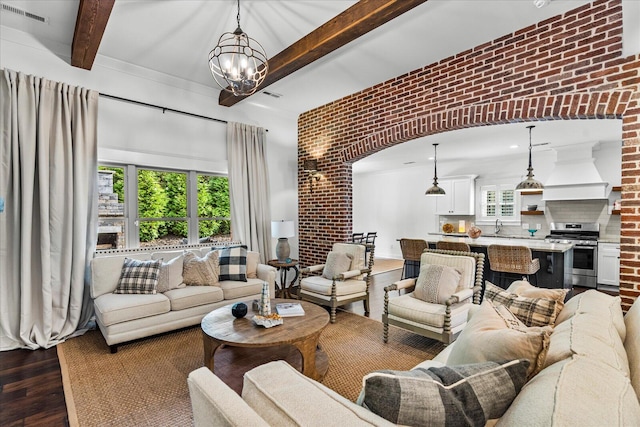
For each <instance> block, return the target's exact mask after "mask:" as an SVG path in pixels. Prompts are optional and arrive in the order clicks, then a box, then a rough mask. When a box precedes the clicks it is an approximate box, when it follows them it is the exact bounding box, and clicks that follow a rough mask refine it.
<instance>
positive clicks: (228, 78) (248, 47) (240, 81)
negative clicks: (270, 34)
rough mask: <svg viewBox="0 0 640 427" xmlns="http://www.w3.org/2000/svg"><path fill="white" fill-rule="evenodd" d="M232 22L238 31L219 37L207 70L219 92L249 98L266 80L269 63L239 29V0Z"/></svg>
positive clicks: (256, 45) (253, 42)
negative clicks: (247, 96) (209, 71)
mask: <svg viewBox="0 0 640 427" xmlns="http://www.w3.org/2000/svg"><path fill="white" fill-rule="evenodd" d="M236 20H237V21H238V28H236V30H235V31H234V32H232V33H224V34H222V35H221V36H220V39H219V40H218V44H217V45H216V47H214V48H213V50H212V51H211V52H209V68H210V69H211V74H213V78H214V79H215V81H216V83H217V84H218V86H220V87H221V88H222V89H223V90H226V91H228V92H231V93H233V94H234V95H235V96H243V95H251V94H252V93H254V92H255V91H256V90H257V89H258V86H260V84H261V83H262V82H263V81H264V79H265V77H267V71H268V69H269V64H268V63H267V55H266V53H265V52H264V48H263V47H262V46H261V45H260V43H258V42H257V41H256V40H255V39H252V38H251V37H249V36H248V35H247V33H245V32H244V31H242V29H241V28H240V0H238V14H237V16H236Z"/></svg>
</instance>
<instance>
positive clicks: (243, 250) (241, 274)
mask: <svg viewBox="0 0 640 427" xmlns="http://www.w3.org/2000/svg"><path fill="white" fill-rule="evenodd" d="M219 263H220V277H219V280H220V281H221V282H222V281H223V280H236V281H240V282H246V281H247V247H246V246H236V247H234V248H225V249H222V250H221V251H220V253H219Z"/></svg>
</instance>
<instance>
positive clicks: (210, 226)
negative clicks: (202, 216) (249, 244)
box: [198, 219, 231, 242]
mask: <svg viewBox="0 0 640 427" xmlns="http://www.w3.org/2000/svg"><path fill="white" fill-rule="evenodd" d="M198 237H200V239H201V241H203V242H206V241H213V240H216V241H231V221H229V220H228V219H224V220H200V221H198Z"/></svg>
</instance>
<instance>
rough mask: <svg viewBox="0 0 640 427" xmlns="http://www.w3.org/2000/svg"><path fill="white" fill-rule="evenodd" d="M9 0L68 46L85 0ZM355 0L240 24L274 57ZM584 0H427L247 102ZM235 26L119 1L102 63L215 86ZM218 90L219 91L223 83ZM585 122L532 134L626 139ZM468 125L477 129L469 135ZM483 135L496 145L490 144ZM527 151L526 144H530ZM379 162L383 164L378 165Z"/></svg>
mask: <svg viewBox="0 0 640 427" xmlns="http://www.w3.org/2000/svg"><path fill="white" fill-rule="evenodd" d="M2 3H5V4H8V5H11V6H15V7H18V8H21V9H24V10H26V11H28V12H31V13H35V14H37V15H41V16H45V17H46V18H48V20H49V21H48V23H47V24H41V23H38V22H36V21H33V20H30V19H27V18H24V17H20V16H18V15H14V14H11V13H7V12H5V11H3V12H2V13H1V15H2V17H1V24H2V25H5V26H8V27H13V28H16V29H18V30H21V31H25V32H28V33H31V34H33V35H34V36H35V37H36V38H37V39H38V40H41V41H45V40H51V41H54V42H56V43H61V44H66V45H69V46H70V45H71V41H72V38H73V30H74V25H75V19H76V15H77V10H78V4H79V0H48V1H44V0H41V1H28V0H2ZM355 3H356V1H353V0H349V1H347V0H278V1H276V0H241V2H240V7H241V12H240V18H241V26H242V29H243V30H244V31H245V32H246V33H247V34H248V35H249V36H251V37H253V38H255V39H256V40H258V41H259V42H260V43H261V44H262V45H263V46H264V48H265V50H266V52H267V55H268V56H273V55H275V54H276V53H278V52H280V51H281V50H283V49H284V48H286V47H287V46H289V45H291V44H292V43H294V42H295V41H297V40H298V39H300V38H302V37H303V36H305V35H306V34H307V33H309V32H311V31H312V30H313V29H315V28H317V27H319V26H320V25H322V24H323V23H325V22H326V21H328V20H329V19H330V18H332V17H333V16H335V15H337V14H339V13H340V12H342V11H344V10H345V9H347V8H349V7H350V6H351V5H353V4H355ZM585 3H589V1H588V0H553V1H552V2H551V3H550V4H549V5H548V6H547V7H544V8H542V9H537V8H536V7H534V6H533V1H532V0H429V1H427V2H426V3H424V4H422V5H420V6H418V7H416V8H415V9H413V10H412V11H410V12H408V13H406V14H404V15H402V16H400V17H398V18H396V19H395V20H393V21H391V22H390V23H387V24H385V25H384V26H382V27H379V28H377V29H374V30H373V31H371V32H370V33H368V34H366V35H365V36H363V37H361V38H359V39H358V40H356V41H354V42H352V43H350V44H348V45H347V46H344V47H342V48H341V49H339V50H337V51H335V52H333V53H331V54H329V55H327V56H325V57H324V58H322V59H320V60H318V61H316V62H314V63H313V64H311V65H309V66H307V67H305V68H303V69H301V70H299V71H297V72H296V73H293V74H292V75H290V76H288V77H286V78H284V79H282V80H280V81H279V82H277V83H275V84H273V85H271V86H269V87H268V88H266V90H267V91H269V92H276V93H279V94H282V95H283V96H282V97H281V98H279V99H275V98H273V97H270V96H267V95H264V94H262V93H258V94H255V95H253V96H252V97H250V98H248V99H245V100H243V101H242V103H255V104H258V105H260V106H262V107H266V108H269V109H272V110H276V111H279V112H282V113H284V114H287V115H291V116H293V117H297V115H299V114H300V113H302V112H304V111H308V110H310V109H312V108H315V107H318V106H320V105H323V104H325V103H328V102H330V101H333V100H336V99H339V98H341V97H343V96H346V95H349V94H351V93H354V92H357V91H360V90H362V89H365V88H367V87H370V86H373V85H374V84H377V83H380V82H382V81H385V80H388V79H390V78H393V77H396V76H398V75H401V74H404V73H406V72H409V71H412V70H415V69H418V68H420V67H423V66H424V65H427V64H430V63H433V62H436V61H439V60H440V59H443V58H446V57H449V56H451V55H454V54H456V53H459V52H461V51H464V50H466V49H469V48H472V47H474V46H477V45H479V44H482V43H483V42H487V41H490V40H493V39H496V38H498V37H500V36H503V35H506V34H509V33H511V32H513V31H515V30H518V29H520V28H524V27H526V26H528V25H531V24H533V23H535V22H539V21H542V20H544V19H547V18H549V17H552V16H555V15H558V14H561V13H564V12H566V11H568V10H571V9H574V8H576V7H579V6H580V5H583V4H585ZM235 25H236V2H235V1H233V0H208V1H196V0H163V1H150V0H117V1H116V2H115V6H114V8H113V11H112V13H111V17H110V19H109V23H108V25H107V28H106V31H105V35H104V37H103V40H102V43H101V45H100V50H99V54H98V57H97V58H96V64H100V62H101V59H103V58H105V59H106V58H109V60H110V62H109V64H110V66H113V63H114V62H113V60H116V61H118V62H120V63H121V64H122V66H123V67H126V65H127V64H134V65H136V66H139V67H143V68H147V69H151V70H154V71H157V72H160V73H164V74H167V75H171V76H174V77H178V78H180V79H184V80H185V81H189V82H193V83H195V84H196V87H197V86H199V85H201V86H202V87H203V90H204V89H206V90H208V91H210V90H211V88H215V82H214V80H213V78H212V77H211V74H210V71H209V68H208V65H207V55H208V53H209V51H210V50H211V49H212V48H213V47H214V46H215V44H216V42H217V39H218V37H219V36H220V35H221V34H222V33H223V32H226V31H233V30H234V29H235ZM69 51H70V48H69ZM215 93H216V95H217V91H216V92H215ZM231 108H233V107H231ZM585 122H586V121H575V122H572V123H569V124H565V126H557V125H555V126H557V127H553V128H552V127H549V128H548V129H549V132H546V131H545V128H547V127H548V126H554V125H552V124H551V123H552V122H547V123H540V124H538V125H537V126H538V127H537V128H536V134H535V136H536V139H538V138H540V139H542V140H545V141H549V142H551V139H552V137H553V136H554V135H556V136H557V134H558V132H562V133H563V134H565V136H564V137H563V138H564V139H562V138H561V139H562V140H566V139H567V137H570V138H575V137H576V135H581V136H582V137H583V138H584V140H585V141H594V140H612V139H619V138H620V135H619V133H618V134H603V132H602V131H601V129H600V128H599V127H598V126H591V127H590V126H584V125H585ZM603 128H607V127H606V126H605V127H603ZM607 129H608V128H607ZM596 131H597V133H596ZM471 132H474V133H476V136H474V137H472V138H469V136H470V133H471ZM553 132H555V133H554V134H552V133H553ZM483 135H484V136H483ZM547 135H548V136H547ZM485 137H486V138H487V139H486V141H487V143H489V142H490V144H489V145H485V144H484V143H483V141H484V140H485V139H484V138H485ZM438 138H442V141H443V142H442V143H443V147H442V155H443V158H444V157H445V156H446V154H447V153H446V150H447V148H446V145H450V144H449V143H447V144H445V143H444V142H445V140H452V141H453V140H455V141H457V142H456V144H465V143H466V144H469V143H470V141H472V143H471V145H468V146H469V150H467V149H466V148H464V149H460V148H461V147H462V146H461V145H460V146H459V145H456V150H455V151H457V152H458V153H465V155H468V156H473V155H479V152H475V151H474V150H475V149H474V147H478V146H481V147H482V148H483V150H481V155H483V156H484V155H487V156H492V155H495V154H496V153H498V152H501V151H502V152H504V150H503V147H501V146H500V144H503V143H504V144H512V143H513V141H518V142H520V143H526V141H527V138H528V137H527V135H526V129H525V125H523V124H518V125H510V126H500V127H495V126H494V127H491V128H484V129H478V128H476V129H472V130H466V131H458V132H451V133H449V134H443V135H439V136H438ZM500 141H503V142H500ZM412 144H414V148H413V149H415V147H424V146H425V145H426V144H424V142H422V143H420V142H419V141H414V142H413V143H405V144H402V146H401V147H394V150H390V149H388V150H385V151H383V152H381V153H379V154H377V155H376V157H378V158H380V157H382V160H376V158H375V157H374V156H370V158H367V159H365V160H363V161H361V162H359V163H360V165H359V166H356V168H355V169H354V170H355V171H358V170H364V169H359V168H363V166H362V165H366V162H367V161H371V162H373V161H376V162H378V163H384V161H385V160H384V156H385V155H387V156H390V157H391V156H393V159H395V160H394V161H399V160H400V159H401V158H402V157H403V156H407V153H408V152H410V151H411V149H412ZM521 145H524V144H521ZM494 146H496V149H495V150H493V148H492V147H494ZM464 147H466V145H465V146H464ZM524 149H525V151H526V147H525V148H524ZM405 151H406V152H407V153H404V154H403V152H405ZM421 151H422V152H424V151H425V150H424V149H423V148H422V149H421ZM426 154H428V153H425V155H426ZM412 156H414V155H409V158H411V157H412ZM414 157H415V156H414ZM438 157H439V158H440V147H439V156H438ZM393 159H391V160H393ZM375 167H377V168H378V169H379V168H380V165H376V166H375Z"/></svg>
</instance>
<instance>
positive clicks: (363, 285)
mask: <svg viewBox="0 0 640 427" xmlns="http://www.w3.org/2000/svg"><path fill="white" fill-rule="evenodd" d="M365 252H366V248H365V245H362V244H356V243H334V244H333V248H332V251H331V252H330V253H329V255H327V259H329V257H331V256H332V255H331V254H332V253H340V254H346V255H347V256H348V257H349V258H350V259H351V263H350V265H349V266H348V267H347V268H346V270H344V271H343V272H339V273H337V274H335V275H332V276H331V277H327V276H326V275H323V272H325V265H326V264H319V265H313V266H310V267H306V268H303V269H302V270H300V273H301V274H302V275H303V278H302V279H301V280H300V287H299V288H298V298H300V299H302V300H305V301H310V302H313V303H315V304H319V305H323V306H326V307H329V308H330V309H331V315H330V317H331V323H335V321H336V309H337V307H340V306H343V305H345V304H349V303H351V302H354V301H363V303H364V312H365V316H369V282H370V281H371V267H372V265H373V256H370V257H369V264H368V265H367V264H365ZM314 274H315V275H314ZM304 276H307V277H304Z"/></svg>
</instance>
